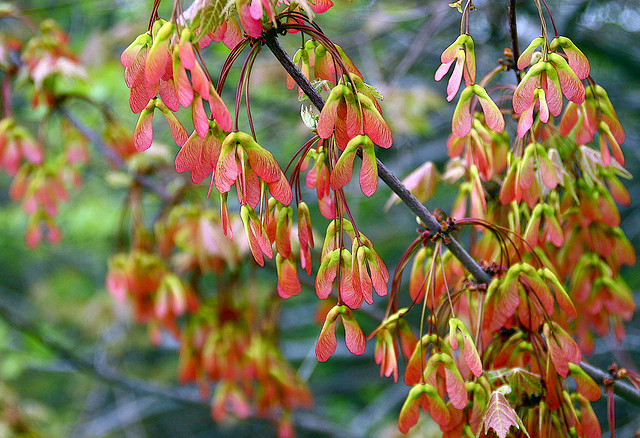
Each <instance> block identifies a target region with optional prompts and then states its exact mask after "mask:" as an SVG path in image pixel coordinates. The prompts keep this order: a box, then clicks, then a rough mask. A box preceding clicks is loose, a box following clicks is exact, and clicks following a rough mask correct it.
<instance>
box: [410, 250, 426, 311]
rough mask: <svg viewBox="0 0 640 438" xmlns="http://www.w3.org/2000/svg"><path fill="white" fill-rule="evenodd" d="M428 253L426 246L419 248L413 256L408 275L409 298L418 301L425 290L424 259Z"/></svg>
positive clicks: (422, 296)
mask: <svg viewBox="0 0 640 438" xmlns="http://www.w3.org/2000/svg"><path fill="white" fill-rule="evenodd" d="M428 255H429V250H428V249H427V248H424V247H423V248H420V249H419V250H418V252H417V253H416V255H415V256H414V258H413V264H412V265H411V275H410V277H409V296H410V297H411V300H412V301H414V302H416V303H420V302H421V301H422V299H423V298H424V293H425V290H426V275H425V266H424V263H425V259H426V258H427V256H428Z"/></svg>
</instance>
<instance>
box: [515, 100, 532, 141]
mask: <svg viewBox="0 0 640 438" xmlns="http://www.w3.org/2000/svg"><path fill="white" fill-rule="evenodd" d="M533 109H534V106H533V105H532V106H530V107H529V108H527V109H526V110H524V111H523V112H522V114H520V118H519V119H518V130H517V131H518V137H520V138H524V136H525V135H527V132H528V131H529V129H531V126H533Z"/></svg>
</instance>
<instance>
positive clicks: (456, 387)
mask: <svg viewBox="0 0 640 438" xmlns="http://www.w3.org/2000/svg"><path fill="white" fill-rule="evenodd" d="M440 354H442V363H443V364H444V366H445V369H444V374H445V383H446V387H447V395H448V396H449V401H450V402H451V404H452V405H453V407H455V408H456V409H463V408H464V407H465V406H466V405H467V390H466V388H465V385H464V379H463V378H462V375H461V374H460V370H458V367H456V364H455V362H454V360H453V359H452V358H451V357H450V356H448V355H445V354H443V353H440Z"/></svg>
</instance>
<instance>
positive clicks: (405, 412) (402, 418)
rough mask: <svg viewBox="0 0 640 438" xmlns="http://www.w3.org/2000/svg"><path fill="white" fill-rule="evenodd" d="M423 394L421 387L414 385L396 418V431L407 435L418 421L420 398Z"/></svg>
mask: <svg viewBox="0 0 640 438" xmlns="http://www.w3.org/2000/svg"><path fill="white" fill-rule="evenodd" d="M423 394H424V388H423V385H416V386H414V387H413V388H411V390H410V391H409V395H408V396H407V398H406V400H405V401H404V403H403V405H402V408H401V409H400V415H399V416H398V429H399V430H400V432H402V433H407V432H409V430H410V429H411V428H412V427H413V426H415V425H416V423H417V422H418V420H419V419H420V409H419V408H420V402H419V400H420V397H421V396H422V395H423Z"/></svg>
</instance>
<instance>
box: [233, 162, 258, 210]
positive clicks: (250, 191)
mask: <svg viewBox="0 0 640 438" xmlns="http://www.w3.org/2000/svg"><path fill="white" fill-rule="evenodd" d="M242 183H243V185H242V188H241V189H240V191H241V193H240V195H239V197H238V199H241V201H240V202H241V203H243V204H248V205H250V206H251V207H253V208H254V209H255V208H258V204H259V203H260V194H261V188H262V180H260V177H259V176H258V175H256V173H255V172H254V171H253V169H251V168H250V167H248V168H246V169H245V171H244V179H243V180H242ZM236 188H238V186H237V185H236Z"/></svg>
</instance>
